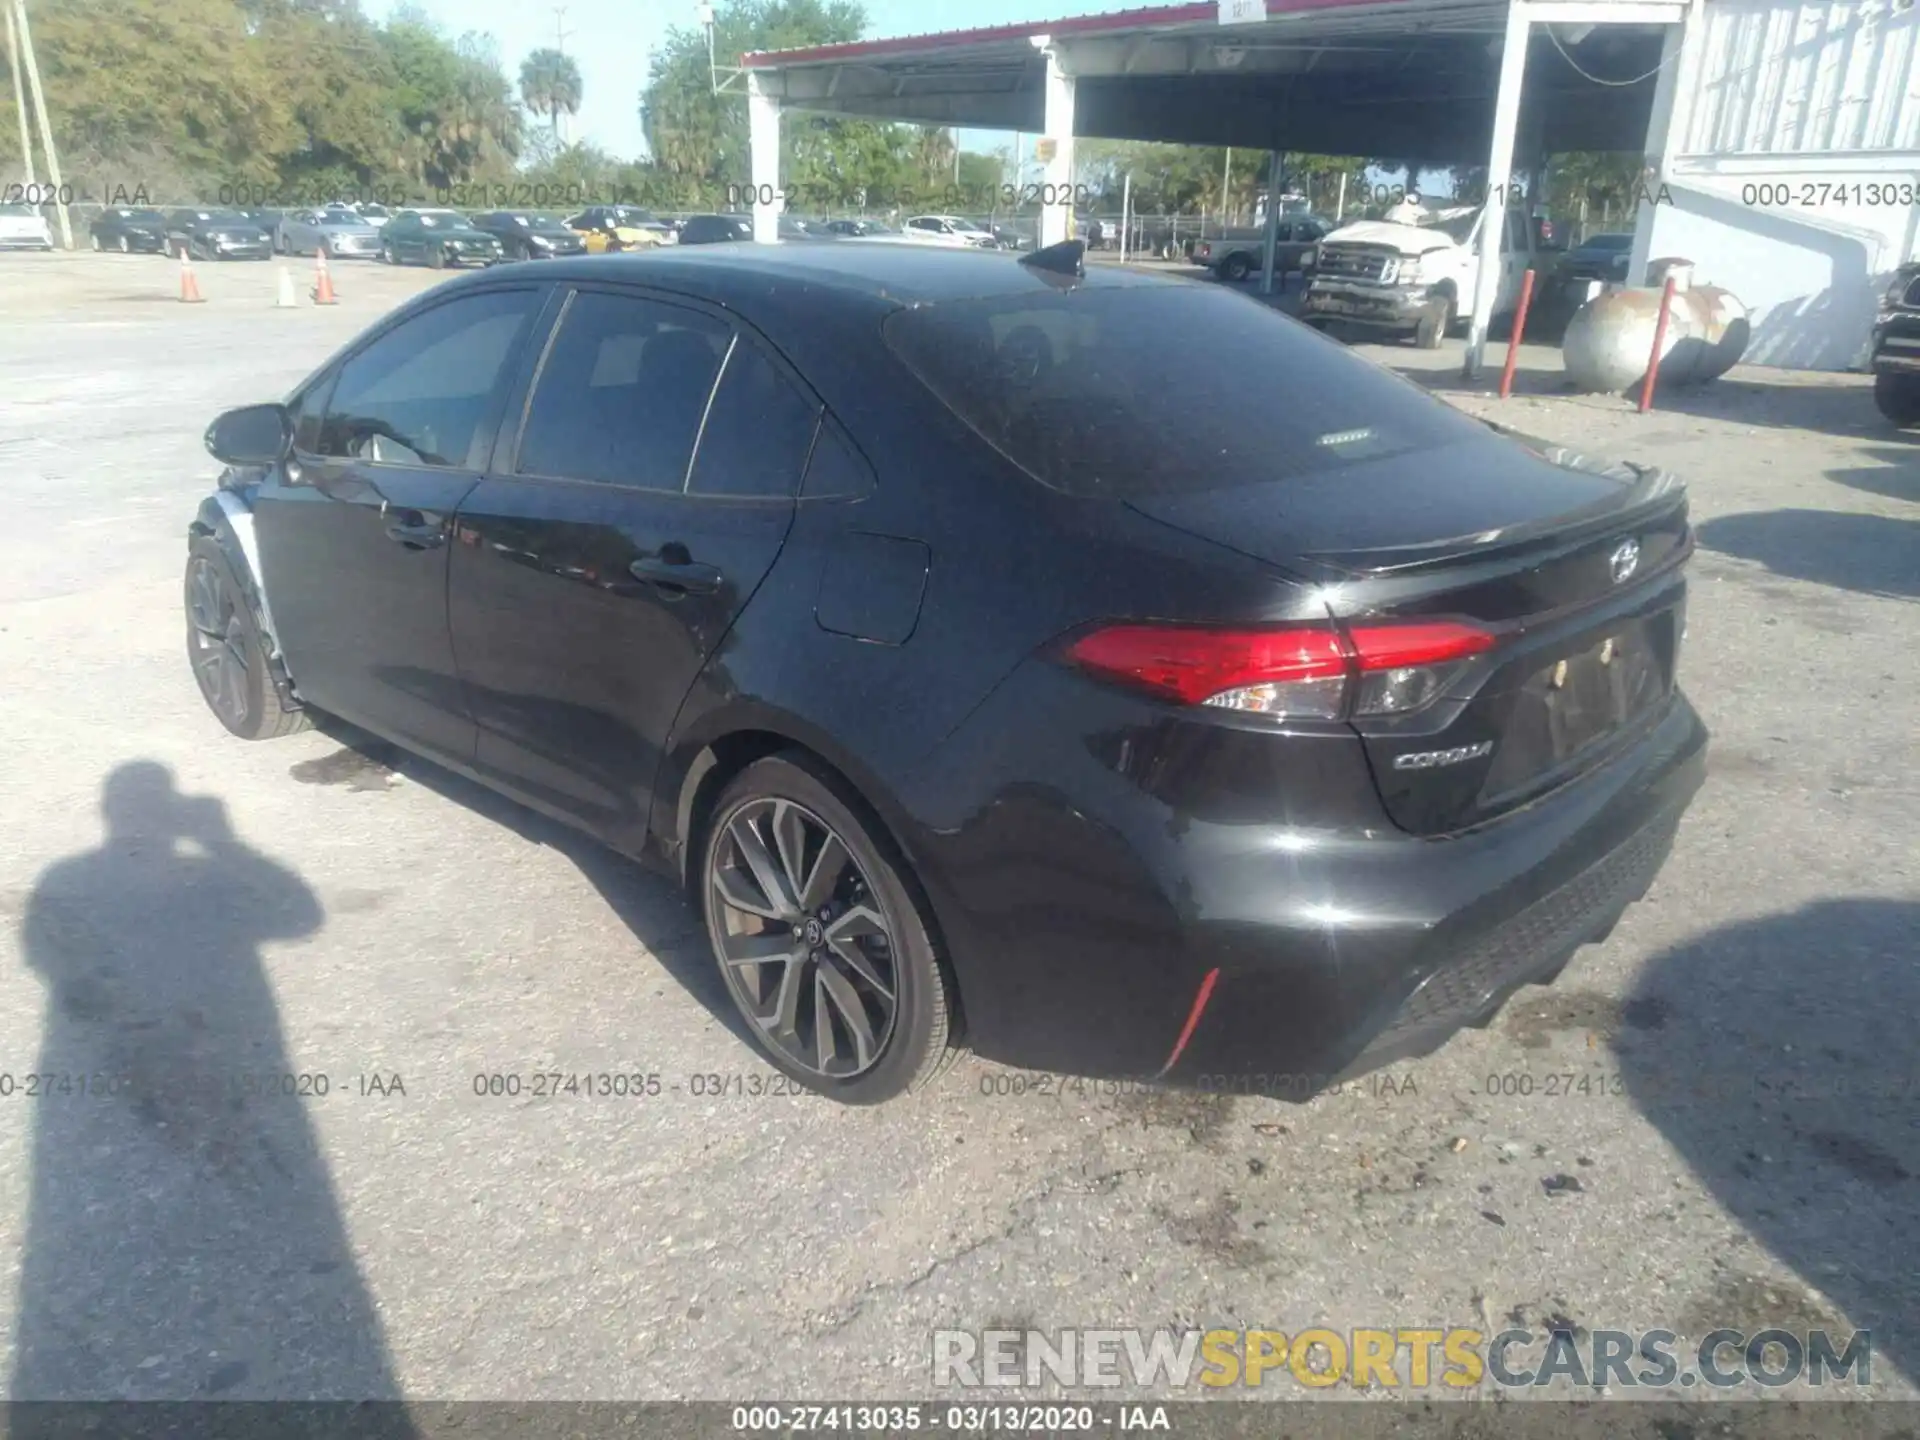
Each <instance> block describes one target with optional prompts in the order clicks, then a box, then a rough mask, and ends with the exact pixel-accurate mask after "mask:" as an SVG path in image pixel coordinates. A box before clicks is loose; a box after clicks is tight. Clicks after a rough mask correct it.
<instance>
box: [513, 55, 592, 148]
mask: <svg viewBox="0 0 1920 1440" xmlns="http://www.w3.org/2000/svg"><path fill="white" fill-rule="evenodd" d="M580 96H581V85H580V67H579V66H578V65H576V64H574V63H573V57H572V56H571V55H565V54H562V53H561V52H560V51H558V50H554V49H545V50H536V51H534V52H533V53H532V54H531V55H529V56H527V58H526V59H525V60H522V61H521V62H520V102H521V103H522V104H523V105H525V106H526V107H527V108H528V109H529V110H531V111H533V113H534V114H536V115H544V116H546V117H547V123H548V125H549V126H550V128H551V129H552V131H553V134H554V138H555V139H558V138H559V136H560V116H561V114H562V112H564V113H566V114H568V115H578V114H579V113H580Z"/></svg>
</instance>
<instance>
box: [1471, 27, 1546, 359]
mask: <svg viewBox="0 0 1920 1440" xmlns="http://www.w3.org/2000/svg"><path fill="white" fill-rule="evenodd" d="M1532 36H1533V26H1532V22H1531V21H1530V20H1529V19H1528V17H1527V6H1526V3H1525V0H1508V5H1507V33H1506V40H1505V42H1504V43H1503V44H1502V45H1501V47H1500V89H1499V92H1498V94H1497V95H1496V96H1495V99H1494V102H1493V148H1492V150H1491V152H1490V153H1489V154H1488V156H1487V208H1486V211H1485V213H1484V214H1483V215H1482V216H1481V219H1480V263H1479V265H1477V266H1476V267H1475V276H1474V287H1473V319H1472V323H1471V325H1470V326H1469V328H1468V330H1467V359H1466V364H1465V365H1464V366H1462V368H1461V373H1462V374H1463V375H1465V376H1466V378H1467V379H1469V380H1474V379H1478V378H1479V375H1480V362H1481V359H1482V357H1483V356H1484V355H1485V353H1486V348H1487V328H1488V326H1490V325H1491V324H1492V323H1493V307H1494V304H1495V302H1496V301H1498V300H1499V298H1500V249H1501V246H1502V243H1503V242H1504V241H1505V239H1506V234H1507V205H1508V196H1507V192H1508V191H1509V190H1510V189H1511V188H1512V185H1513V137H1514V132H1515V131H1516V130H1517V129H1519V126H1520V82H1521V80H1522V79H1523V78H1524V76H1525V75H1526V71H1527V42H1528V41H1529V40H1530V39H1532Z"/></svg>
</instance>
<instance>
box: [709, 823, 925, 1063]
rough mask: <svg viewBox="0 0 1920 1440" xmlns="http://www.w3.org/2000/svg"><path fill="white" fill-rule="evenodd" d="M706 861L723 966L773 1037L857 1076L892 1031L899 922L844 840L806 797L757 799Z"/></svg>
mask: <svg viewBox="0 0 1920 1440" xmlns="http://www.w3.org/2000/svg"><path fill="white" fill-rule="evenodd" d="M722 826H723V829H722V832H721V834H720V836H719V838H718V840H717V841H716V843H715V844H714V845H713V846H712V847H711V850H710V859H709V861H708V873H707V896H708V915H709V917H710V928H711V930H712V934H713V939H714V946H715V948H716V949H717V950H718V951H719V958H720V966H721V970H722V971H723V972H724V974H725V975H726V980H727V985H728V987H729V988H730V989H731V990H732V991H733V993H734V996H735V998H736V999H737V1000H739V1002H740V1007H741V1009H742V1011H744V1012H745V1014H746V1015H747V1016H748V1018H749V1019H750V1020H751V1021H752V1022H753V1024H754V1026H755V1028H756V1029H758V1030H759V1032H760V1034H761V1037H762V1038H763V1039H764V1040H765V1042H766V1043H767V1044H768V1045H770V1046H772V1047H773V1048H774V1049H775V1050H777V1051H778V1052H779V1053H780V1055H782V1056H783V1057H784V1058H785V1059H786V1060H788V1061H789V1062H790V1063H792V1064H793V1065H795V1066H797V1067H799V1068H800V1069H802V1070H805V1071H807V1072H808V1073H810V1074H813V1075H818V1076H821V1077H822V1078H825V1079H830V1080H848V1079H852V1078H853V1077H854V1076H857V1075H860V1074H863V1073H865V1072H866V1071H868V1070H870V1069H872V1068H873V1066H874V1065H875V1064H876V1063H878V1061H879V1059H880V1057H881V1055H882V1054H883V1053H884V1052H885V1050H886V1048H887V1042H888V1040H889V1039H890V1038H891V1037H892V1034H893V1028H894V1021H895V1017H896V1015H897V1013H898V1004H899V971H898V967H897V966H896V964H895V953H896V952H895V947H894V938H893V932H892V928H891V926H890V925H889V923H888V921H887V918H886V915H885V913H884V911H883V910H882V908H881V905H880V901H879V899H878V897H877V896H876V895H875V893H874V889H873V885H872V883H871V881H870V880H869V878H868V877H867V875H866V873H865V871H864V870H863V869H862V868H861V865H860V863H859V861H858V860H857V859H855V858H854V855H853V852H852V850H851V849H850V848H849V847H848V845H847V843H846V841H845V840H843V839H842V838H841V837H840V836H839V835H837V834H836V833H835V832H834V830H833V828H832V827H831V826H830V825H828V824H827V822H826V821H824V820H822V819H821V818H820V817H819V816H818V815H816V814H814V813H813V812H812V811H811V810H809V809H807V808H806V807H805V806H802V805H800V804H797V803H796V802H794V801H792V800H787V799H784V798H781V797H777V796H774V797H762V798H758V799H751V800H748V801H746V802H745V803H744V804H742V805H740V806H738V807H737V808H735V809H734V810H733V811H732V812H731V813H730V814H728V815H727V816H726V817H724V819H723V821H722Z"/></svg>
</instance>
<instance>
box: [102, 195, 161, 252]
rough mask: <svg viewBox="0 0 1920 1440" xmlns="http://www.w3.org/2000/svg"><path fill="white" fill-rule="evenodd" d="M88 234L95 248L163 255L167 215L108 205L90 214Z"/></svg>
mask: <svg viewBox="0 0 1920 1440" xmlns="http://www.w3.org/2000/svg"><path fill="white" fill-rule="evenodd" d="M87 233H88V234H89V235H90V236H91V237H92V240H93V248H94V249H96V250H118V251H120V252H121V253H122V254H131V253H134V252H136V251H138V252H141V253H145V254H154V255H163V254H165V253H166V249H167V217H166V216H164V215H162V214H161V213H160V212H159V211H158V210H148V209H145V208H143V207H140V206H136V205H113V206H109V207H108V208H107V209H105V210H102V211H101V212H100V213H99V214H98V215H96V216H94V217H93V223H92V224H91V225H89V226H88V227H87Z"/></svg>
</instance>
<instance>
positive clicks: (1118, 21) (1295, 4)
mask: <svg viewBox="0 0 1920 1440" xmlns="http://www.w3.org/2000/svg"><path fill="white" fill-rule="evenodd" d="M1458 3H1459V0H1267V15H1268V18H1269V19H1272V18H1273V17H1276V16H1280V15H1286V14H1297V13H1310V12H1314V11H1322V10H1335V9H1348V8H1355V9H1357V8H1363V7H1364V8H1369V9H1374V10H1424V9H1446V8H1453V7H1455V6H1457V5H1458ZM1218 18H1219V6H1218V5H1217V4H1216V3H1214V0H1199V3H1194V4H1185V5H1152V6H1147V7H1144V8H1141V9H1136V10H1115V11H1112V12H1111V13H1108V14H1105V15H1069V16H1064V17H1062V18H1060V19H1057V20H1025V21H1019V22H1016V23H1014V24H1010V25H985V26H979V27H976V28H973V29H964V30H937V31H929V32H927V33H924V34H919V35H896V36H888V37H885V38H882V39H877V40H851V41H846V42H844V43H841V44H838V45H809V46H804V47H800V48H797V49H792V50H754V51H749V52H748V53H747V54H745V55H742V56H741V57H740V63H741V64H742V65H743V66H745V67H747V68H749V69H767V68H775V67H778V66H782V65H805V64H815V63H822V62H828V61H834V60H853V59H862V58H878V57H881V56H887V55H910V54H918V53H923V52H935V53H937V52H940V51H952V50H957V49H960V48H962V47H974V46H981V45H991V44H995V43H1000V42H1005V41H1009V40H1028V39H1031V38H1032V37H1033V36H1036V35H1080V36H1087V35H1124V34H1126V33H1128V32H1130V31H1136V30H1164V29H1179V28H1187V27H1190V26H1205V27H1210V28H1219V27H1218V24H1217V22H1218ZM1248 28H1252V27H1248Z"/></svg>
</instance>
